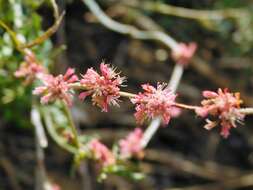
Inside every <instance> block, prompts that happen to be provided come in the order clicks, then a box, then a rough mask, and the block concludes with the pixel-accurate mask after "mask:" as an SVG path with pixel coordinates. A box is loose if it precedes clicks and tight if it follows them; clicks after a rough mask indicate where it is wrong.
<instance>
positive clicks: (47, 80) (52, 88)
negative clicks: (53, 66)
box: [33, 68, 78, 106]
mask: <svg viewBox="0 0 253 190" xmlns="http://www.w3.org/2000/svg"><path fill="white" fill-rule="evenodd" d="M40 79H41V81H42V83H43V84H44V85H43V86H39V87H37V88H35V89H34V91H33V94H36V95H42V98H41V103H42V104H47V103H48V102H50V101H55V100H56V99H58V98H59V99H62V100H63V101H65V103H67V105H69V106H71V105H72V93H71V88H70V86H69V84H71V83H73V82H76V81H77V80H78V77H77V76H76V75H75V74H74V69H71V68H69V69H68V70H67V72H66V73H65V75H58V76H56V77H54V76H52V75H49V74H44V75H42V76H41V77H40Z"/></svg>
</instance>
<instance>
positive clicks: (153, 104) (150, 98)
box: [131, 84, 180, 124]
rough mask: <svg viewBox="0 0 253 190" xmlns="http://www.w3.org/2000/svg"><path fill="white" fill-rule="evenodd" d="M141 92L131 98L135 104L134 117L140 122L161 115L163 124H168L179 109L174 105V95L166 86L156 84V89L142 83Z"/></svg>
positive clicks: (177, 113)
mask: <svg viewBox="0 0 253 190" xmlns="http://www.w3.org/2000/svg"><path fill="white" fill-rule="evenodd" d="M142 88H143V90H144V92H143V93H139V94H138V95H136V96H135V97H134V98H132V99H131V101H132V103H134V104H136V108H135V110H136V113H135V118H136V121H137V123H139V124H142V123H143V122H144V121H145V120H146V119H152V118H154V117H161V118H162V120H163V123H164V124H168V123H169V121H170V118H171V117H176V116H178V115H179V113H180V110H179V109H178V108H177V107H175V99H176V95H175V94H174V93H173V92H172V91H171V90H170V89H169V88H168V87H166V84H158V85H157V89H156V88H155V87H153V86H151V85H149V84H144V85H142Z"/></svg>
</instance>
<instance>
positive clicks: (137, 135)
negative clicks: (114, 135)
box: [119, 128, 143, 158]
mask: <svg viewBox="0 0 253 190" xmlns="http://www.w3.org/2000/svg"><path fill="white" fill-rule="evenodd" d="M142 137H143V132H142V130H141V129H140V128H136V129H135V130H134V131H133V132H131V133H130V134H128V136H127V137H126V138H125V139H121V140H120V141H119V146H120V156H121V157H122V158H129V157H131V156H133V155H135V156H137V157H142V156H143V151H142V149H143V148H142V146H141V140H142Z"/></svg>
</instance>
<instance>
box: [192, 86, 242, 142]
mask: <svg viewBox="0 0 253 190" xmlns="http://www.w3.org/2000/svg"><path fill="white" fill-rule="evenodd" d="M203 96H204V97H205V98H206V99H205V100H203V101H202V102H201V104H202V107H200V108H197V109H196V113H197V115H199V116H201V117H207V115H208V114H210V115H212V116H214V117H218V119H219V120H218V121H211V120H209V119H207V120H206V121H207V124H206V125H205V126H204V128H206V129H208V130H210V129H212V128H213V127H216V126H217V125H218V123H220V125H221V127H222V129H221V132H220V134H221V135H222V136H223V137H224V138H227V137H228V136H229V130H230V129H231V128H236V123H237V122H239V123H241V121H243V119H244V116H245V115H244V114H242V113H240V112H239V108H240V104H241V103H242V100H241V99H240V94H239V93H234V94H233V93H230V92H228V90H227V89H225V90H222V89H218V91H217V93H216V92H212V91H204V92H203Z"/></svg>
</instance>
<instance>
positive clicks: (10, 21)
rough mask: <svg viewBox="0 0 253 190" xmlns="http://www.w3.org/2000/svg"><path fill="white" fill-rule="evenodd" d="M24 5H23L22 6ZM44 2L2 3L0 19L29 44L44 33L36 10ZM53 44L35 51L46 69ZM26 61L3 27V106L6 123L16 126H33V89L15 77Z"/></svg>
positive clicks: (0, 100)
mask: <svg viewBox="0 0 253 190" xmlns="http://www.w3.org/2000/svg"><path fill="white" fill-rule="evenodd" d="M21 2H22V3H21ZM42 2H43V1H42V0H41V1H21V0H8V1H7V0H0V18H1V20H2V21H3V22H4V23H5V24H7V25H8V26H9V27H10V28H11V29H12V30H13V31H14V32H15V33H16V34H17V38H18V39H19V40H20V41H21V42H23V43H24V42H29V41H31V40H33V39H35V38H36V37H38V35H39V34H41V33H42V32H43V31H42V26H41V16H40V15H38V14H37V13H36V9H37V8H38V6H39V5H40V4H41V3H42ZM51 50H52V44H51V42H50V41H46V42H45V43H43V44H41V45H39V46H38V47H36V48H35V49H34V51H35V53H36V55H38V58H41V60H43V64H44V65H45V66H48V65H49V59H48V57H49V52H50V51H51ZM22 61H23V56H22V55H21V54H20V53H19V52H18V51H17V50H16V48H15V45H14V44H13V42H12V39H11V37H10V35H9V34H8V33H7V32H6V31H5V30H4V29H3V28H0V88H1V91H0V97H1V98H0V106H1V115H2V116H3V119H4V120H5V121H7V122H8V121H11V123H13V122H14V123H15V126H18V127H25V126H30V122H29V120H30V119H29V112H30V107H31V99H32V96H31V90H32V88H28V87H25V86H24V85H23V84H22V82H21V80H19V79H17V78H15V77H14V72H15V71H16V69H17V68H18V66H19V65H20V63H21V62H22Z"/></svg>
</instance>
